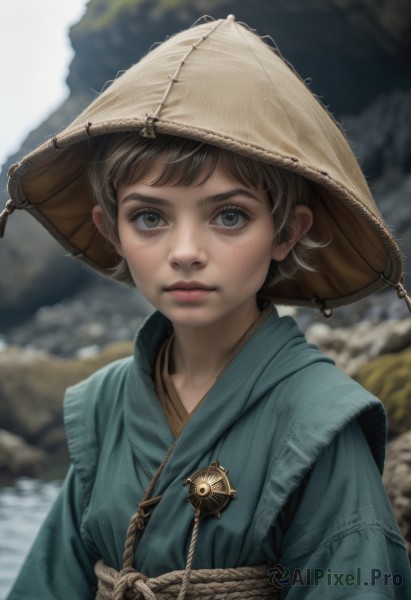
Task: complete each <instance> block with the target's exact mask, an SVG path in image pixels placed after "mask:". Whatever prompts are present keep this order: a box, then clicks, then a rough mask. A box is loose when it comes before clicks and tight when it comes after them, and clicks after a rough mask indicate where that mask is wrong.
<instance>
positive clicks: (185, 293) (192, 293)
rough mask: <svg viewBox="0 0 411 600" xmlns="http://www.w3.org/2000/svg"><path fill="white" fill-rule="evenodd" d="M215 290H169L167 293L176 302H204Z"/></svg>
mask: <svg viewBox="0 0 411 600" xmlns="http://www.w3.org/2000/svg"><path fill="white" fill-rule="evenodd" d="M212 291H213V290H204V289H200V288H194V289H191V290H189V289H175V290H167V293H168V294H170V296H172V297H173V298H175V299H176V300H179V301H180V302H198V301H199V300H202V299H203V298H205V297H206V296H208V295H209V294H210V293H211V292H212Z"/></svg>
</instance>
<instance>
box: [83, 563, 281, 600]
mask: <svg viewBox="0 0 411 600" xmlns="http://www.w3.org/2000/svg"><path fill="white" fill-rule="evenodd" d="M95 572H96V575H97V577H98V579H99V590H98V593H97V597H96V600H175V599H176V598H178V597H179V593H181V590H182V584H183V580H184V577H185V574H186V572H187V569H186V570H184V571H171V572H170V573H165V574H164V575H160V576H159V577H155V578H150V579H148V578H147V577H145V576H144V575H142V574H141V573H138V572H137V571H133V572H129V571H127V570H124V569H123V570H122V571H116V570H115V569H113V568H111V567H108V566H107V565H105V564H104V563H103V562H102V561H99V562H98V563H96V565H95ZM186 594H187V595H186V598H187V600H197V599H198V600H200V599H201V598H209V599H211V600H248V599H253V598H255V599H258V600H264V599H265V598H270V599H271V600H274V599H275V598H278V599H279V598H280V593H279V591H278V590H276V588H275V587H273V586H272V585H270V584H269V583H268V574H267V565H256V566H253V567H237V568H235V569H195V570H193V571H191V574H190V588H189V589H188V590H187V592H186Z"/></svg>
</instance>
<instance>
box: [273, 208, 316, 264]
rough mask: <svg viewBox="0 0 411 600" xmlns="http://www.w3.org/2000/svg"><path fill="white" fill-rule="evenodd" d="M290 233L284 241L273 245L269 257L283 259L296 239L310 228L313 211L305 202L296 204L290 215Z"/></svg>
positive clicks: (278, 260)
mask: <svg viewBox="0 0 411 600" xmlns="http://www.w3.org/2000/svg"><path fill="white" fill-rule="evenodd" d="M291 220H292V223H291V235H290V237H289V238H288V239H287V240H285V241H284V242H280V243H279V244H276V245H275V246H274V247H273V252H272V255H271V258H272V259H273V260H276V261H277V262H280V261H282V260H284V259H285V258H286V257H287V256H288V254H289V253H290V251H291V250H292V249H293V248H294V246H295V245H296V243H297V242H298V240H299V239H300V238H301V237H302V236H303V235H304V234H305V233H307V231H308V230H309V229H310V228H311V225H312V224H313V213H312V211H311V209H310V208H308V206H305V204H298V205H297V206H296V207H295V209H294V212H293V214H292V216H291Z"/></svg>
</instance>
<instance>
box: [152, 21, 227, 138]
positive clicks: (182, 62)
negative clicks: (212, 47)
mask: <svg viewBox="0 0 411 600" xmlns="http://www.w3.org/2000/svg"><path fill="white" fill-rule="evenodd" d="M223 22H224V21H222V20H221V21H219V22H217V23H216V24H215V25H214V26H213V27H212V28H211V29H210V31H209V32H208V33H204V34H203V35H202V36H201V37H200V38H199V39H198V40H197V41H196V42H194V43H193V44H191V46H190V48H189V49H188V50H187V52H186V53H185V54H184V56H183V58H182V59H181V60H180V62H179V64H178V66H177V69H176V71H175V73H174V74H173V75H169V76H168V78H169V83H168V86H167V88H166V90H165V92H164V95H163V97H162V98H161V100H160V101H159V102H158V104H157V108H156V110H155V111H154V113H153V114H150V113H147V119H146V124H145V127H144V128H143V129H142V131H141V134H142V135H143V136H144V135H147V136H148V137H153V134H154V132H153V123H154V122H155V121H157V120H158V118H159V116H160V113H161V111H162V109H163V108H164V105H165V103H166V101H167V99H168V97H169V95H170V93H171V90H172V88H173V85H174V84H175V83H176V82H178V77H179V75H180V72H181V70H182V68H183V66H184V65H185V63H186V61H187V59H188V58H189V56H190V55H191V54H192V52H194V50H196V49H197V48H198V47H199V45H200V44H201V43H202V42H204V41H205V40H206V39H208V38H209V37H210V35H211V34H213V33H214V32H215V31H216V29H218V28H219V27H220V25H221V24H222V23H223Z"/></svg>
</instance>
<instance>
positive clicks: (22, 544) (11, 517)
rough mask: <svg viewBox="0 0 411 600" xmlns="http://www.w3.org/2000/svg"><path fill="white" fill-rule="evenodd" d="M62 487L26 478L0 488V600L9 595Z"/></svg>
mask: <svg viewBox="0 0 411 600" xmlns="http://www.w3.org/2000/svg"><path fill="white" fill-rule="evenodd" d="M60 485H61V484H60V482H49V483H44V482H40V481H37V480H36V479H27V478H24V479H19V480H17V481H16V483H15V484H14V486H13V487H4V488H0V600H4V599H5V598H6V596H7V594H8V592H9V591H10V588H11V586H12V583H13V581H14V579H15V578H16V575H17V573H18V571H19V570H20V567H21V565H22V564H23V561H24V559H25V557H26V554H27V553H28V551H29V549H30V546H31V544H32V542H33V541H34V538H35V536H36V534H37V532H38V530H39V528H40V526H41V524H42V522H43V521H44V518H45V517H46V515H47V513H48V511H49V509H50V507H51V504H52V503H53V501H54V499H55V498H56V496H57V494H58V491H59V488H60Z"/></svg>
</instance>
